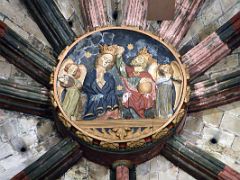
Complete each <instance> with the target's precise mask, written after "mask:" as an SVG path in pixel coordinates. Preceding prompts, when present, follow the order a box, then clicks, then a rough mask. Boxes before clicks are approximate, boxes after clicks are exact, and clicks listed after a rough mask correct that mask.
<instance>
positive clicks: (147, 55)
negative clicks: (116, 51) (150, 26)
mask: <svg viewBox="0 0 240 180" xmlns="http://www.w3.org/2000/svg"><path fill="white" fill-rule="evenodd" d="M138 55H142V56H144V57H146V58H147V59H152V55H151V54H150V53H149V52H148V50H147V48H143V49H141V50H140V51H139V53H138Z"/></svg>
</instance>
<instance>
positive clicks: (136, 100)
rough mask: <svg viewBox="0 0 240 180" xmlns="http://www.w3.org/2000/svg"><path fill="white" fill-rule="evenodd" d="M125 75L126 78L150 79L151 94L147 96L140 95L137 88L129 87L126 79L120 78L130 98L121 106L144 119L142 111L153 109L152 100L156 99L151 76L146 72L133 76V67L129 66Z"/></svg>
mask: <svg viewBox="0 0 240 180" xmlns="http://www.w3.org/2000/svg"><path fill="white" fill-rule="evenodd" d="M126 73H127V75H128V77H140V78H149V79H151V84H152V92H151V93H148V94H141V93H140V92H138V90H137V88H133V87H130V86H129V84H128V82H127V79H126V78H122V80H123V83H124V85H125V87H126V91H127V93H130V97H129V98H128V100H127V101H126V102H123V105H124V106H125V107H126V108H132V109H134V110H135V112H136V113H137V114H138V115H139V116H140V117H141V118H144V111H145V110H146V109H149V108H152V107H154V105H155V103H154V100H155V99H156V93H155V83H154V80H153V78H152V76H151V74H149V73H148V72H147V71H143V72H140V73H139V74H138V75H136V74H134V67H131V66H126Z"/></svg>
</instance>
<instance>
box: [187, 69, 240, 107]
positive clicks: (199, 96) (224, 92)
mask: <svg viewBox="0 0 240 180" xmlns="http://www.w3.org/2000/svg"><path fill="white" fill-rule="evenodd" d="M239 75H240V69H237V70H234V71H231V72H229V73H227V74H221V75H218V76H216V77H215V78H213V79H208V80H204V81H201V82H197V83H195V84H192V87H191V88H192V93H191V97H190V102H189V111H200V110H203V109H207V108H213V107H216V106H220V105H223V104H226V103H230V102H233V101H236V100H239V99H240V94H239V90H240V77H239Z"/></svg>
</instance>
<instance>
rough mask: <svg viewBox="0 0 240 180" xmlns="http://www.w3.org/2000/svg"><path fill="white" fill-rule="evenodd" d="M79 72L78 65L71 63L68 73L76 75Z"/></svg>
mask: <svg viewBox="0 0 240 180" xmlns="http://www.w3.org/2000/svg"><path fill="white" fill-rule="evenodd" d="M77 72H78V66H77V65H75V64H73V65H71V66H70V67H69V69H68V74H69V75H71V76H75V75H76V74H77Z"/></svg>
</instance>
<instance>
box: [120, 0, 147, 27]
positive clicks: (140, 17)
mask: <svg viewBox="0 0 240 180" xmlns="http://www.w3.org/2000/svg"><path fill="white" fill-rule="evenodd" d="M147 6H148V0H128V3H126V4H125V6H124V9H123V20H122V25H124V26H135V27H140V28H142V29H146V27H147Z"/></svg>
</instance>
